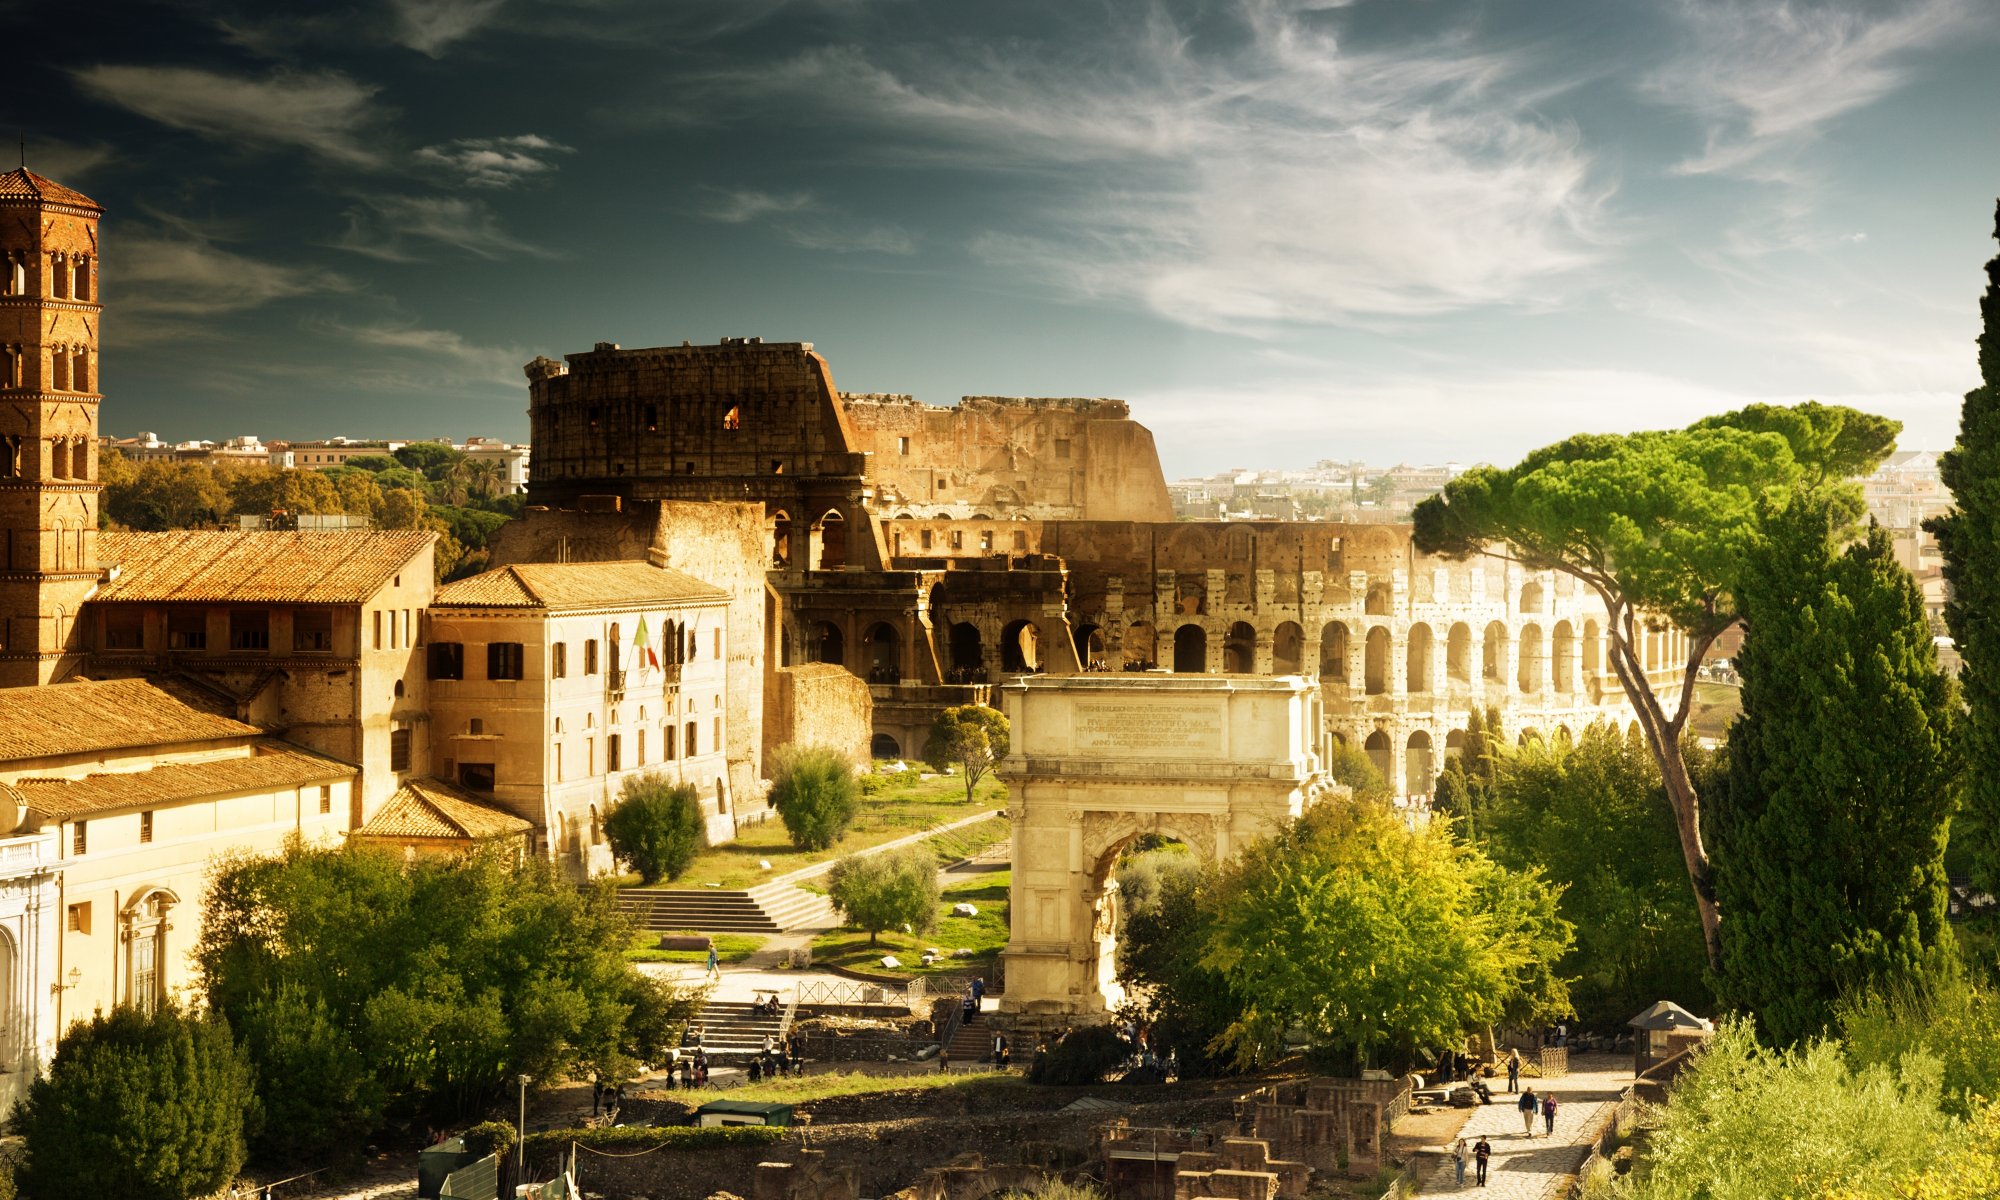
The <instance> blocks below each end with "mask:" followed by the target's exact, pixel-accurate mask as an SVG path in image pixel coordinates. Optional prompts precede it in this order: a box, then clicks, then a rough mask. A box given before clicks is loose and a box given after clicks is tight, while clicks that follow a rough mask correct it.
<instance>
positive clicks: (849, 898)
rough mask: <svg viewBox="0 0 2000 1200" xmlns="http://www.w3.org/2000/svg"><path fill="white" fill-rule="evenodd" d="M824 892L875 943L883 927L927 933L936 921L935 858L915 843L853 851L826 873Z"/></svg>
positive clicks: (846, 917)
mask: <svg viewBox="0 0 2000 1200" xmlns="http://www.w3.org/2000/svg"><path fill="white" fill-rule="evenodd" d="M826 894H827V897H828V898H829V899H831V900H832V901H833V904H834V907H836V908H838V909H839V910H840V912H841V915H842V917H844V918H845V919H846V921H847V923H848V924H849V925H850V926H853V927H854V928H856V929H860V930H864V931H866V932H867V934H868V943H869V945H871V946H872V945H874V944H875V940H876V938H877V936H878V935H880V934H881V932H882V931H883V930H885V929H900V928H902V927H903V926H905V925H908V926H909V927H910V929H911V931H912V932H914V933H923V932H925V931H927V930H929V929H930V928H931V926H932V925H933V924H934V923H935V922H936V921H937V906H938V896H939V891H938V880H937V862H936V860H935V859H933V858H932V857H931V856H930V854H929V852H927V851H924V850H919V849H916V848H914V847H912V848H908V849H903V850H888V851H884V852H882V853H879V854H853V855H849V856H848V857H846V858H843V859H841V860H840V861H839V862H837V863H835V864H833V870H832V871H830V872H828V873H827V877H826Z"/></svg>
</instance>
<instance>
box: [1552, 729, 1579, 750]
mask: <svg viewBox="0 0 2000 1200" xmlns="http://www.w3.org/2000/svg"><path fill="white" fill-rule="evenodd" d="M1575 744H1576V735H1575V734H1573V733H1571V732H1570V731H1569V726H1567V725H1558V726H1556V745H1558V746H1573V745H1575Z"/></svg>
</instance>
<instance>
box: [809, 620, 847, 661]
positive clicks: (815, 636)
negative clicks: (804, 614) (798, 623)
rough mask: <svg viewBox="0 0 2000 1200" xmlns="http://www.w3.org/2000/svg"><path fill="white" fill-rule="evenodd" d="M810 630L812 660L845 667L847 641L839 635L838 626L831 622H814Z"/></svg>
mask: <svg viewBox="0 0 2000 1200" xmlns="http://www.w3.org/2000/svg"><path fill="white" fill-rule="evenodd" d="M812 630H813V632H812V645H811V647H810V650H811V653H812V660H813V661H814V662H823V663H832V664H833V665H834V666H836V667H844V666H846V665H847V641H846V639H845V638H843V637H841V635H840V626H838V625H835V624H834V623H833V622H832V621H815V622H813V626H812Z"/></svg>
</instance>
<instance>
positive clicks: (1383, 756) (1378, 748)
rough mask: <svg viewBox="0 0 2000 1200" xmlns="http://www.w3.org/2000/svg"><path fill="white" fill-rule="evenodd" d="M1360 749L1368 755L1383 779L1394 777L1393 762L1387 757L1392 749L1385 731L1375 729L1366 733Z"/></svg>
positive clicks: (1391, 752)
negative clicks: (1366, 738)
mask: <svg viewBox="0 0 2000 1200" xmlns="http://www.w3.org/2000/svg"><path fill="white" fill-rule="evenodd" d="M1361 749H1362V751H1363V752H1364V753H1366V754H1367V755H1368V761H1369V762H1371V763H1374V764H1375V770H1376V771H1378V772H1380V773H1381V776H1382V778H1383V779H1384V780H1392V779H1394V778H1395V777H1396V772H1395V769H1394V768H1395V763H1394V762H1393V761H1391V759H1390V757H1389V756H1390V755H1391V754H1393V753H1394V751H1393V750H1391V749H1390V746H1389V735H1388V734H1387V733H1385V732H1384V731H1382V730H1380V729H1377V730H1376V731H1374V732H1373V733H1371V734H1369V735H1368V740H1367V741H1365V742H1363V743H1361ZM1392 786H1393V785H1392Z"/></svg>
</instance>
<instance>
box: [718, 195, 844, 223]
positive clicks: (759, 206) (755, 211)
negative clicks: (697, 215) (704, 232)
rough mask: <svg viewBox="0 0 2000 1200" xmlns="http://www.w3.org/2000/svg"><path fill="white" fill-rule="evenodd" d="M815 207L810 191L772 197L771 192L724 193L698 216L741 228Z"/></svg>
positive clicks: (815, 203) (817, 202) (817, 203)
mask: <svg viewBox="0 0 2000 1200" xmlns="http://www.w3.org/2000/svg"><path fill="white" fill-rule="evenodd" d="M818 207H819V201H817V200H815V199H813V195H812V193H811V192H790V193H787V194H784V195H776V194H773V193H771V192H757V191H725V192H723V193H722V198H721V200H720V201H719V202H717V203H716V204H715V206H714V207H712V208H710V209H708V210H707V211H706V212H704V213H703V214H702V215H703V216H705V217H707V218H708V219H709V220H711V221H721V222H722V223H723V224H725V225H741V224H743V223H744V222H746V221H755V220H757V219H758V218H760V217H768V216H771V215H773V214H779V213H798V212H807V211H810V210H812V209H815V208H818Z"/></svg>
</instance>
